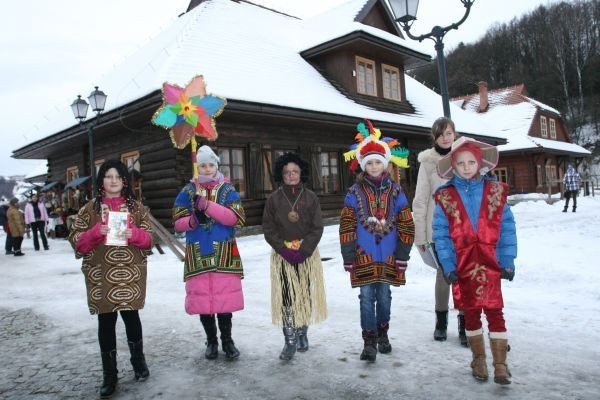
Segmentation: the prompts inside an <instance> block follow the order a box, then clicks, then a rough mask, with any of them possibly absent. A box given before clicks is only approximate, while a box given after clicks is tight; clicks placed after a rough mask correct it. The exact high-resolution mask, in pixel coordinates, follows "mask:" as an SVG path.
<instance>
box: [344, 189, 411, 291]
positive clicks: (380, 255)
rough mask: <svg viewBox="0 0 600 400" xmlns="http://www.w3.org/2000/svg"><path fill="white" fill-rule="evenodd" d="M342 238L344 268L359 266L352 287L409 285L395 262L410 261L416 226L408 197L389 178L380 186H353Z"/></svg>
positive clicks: (349, 195) (346, 202) (346, 209)
mask: <svg viewBox="0 0 600 400" xmlns="http://www.w3.org/2000/svg"><path fill="white" fill-rule="evenodd" d="M339 234H340V244H341V249H342V257H343V259H344V264H354V265H355V268H354V271H353V272H352V273H351V274H350V283H351V285H352V287H357V286H363V285H368V284H370V283H375V282H384V283H389V284H390V285H393V286H399V285H404V284H405V283H406V280H405V277H404V273H398V272H396V268H395V260H396V259H398V260H402V261H407V260H408V259H409V258H410V249H411V247H412V244H413V241H414V236H415V225H414V223H413V219H412V214H411V212H410V208H409V206H408V201H407V199H406V196H405V195H404V193H403V192H402V189H401V188H400V186H399V185H398V184H396V183H395V182H393V181H392V180H391V179H390V178H389V177H386V178H384V179H383V181H382V182H381V185H379V186H375V185H374V184H373V183H372V182H370V181H369V180H367V179H364V180H362V181H360V182H358V183H355V184H354V185H352V187H351V188H350V189H349V191H348V194H347V195H346V198H345V200H344V208H343V209H342V214H341V217H340V233H339Z"/></svg>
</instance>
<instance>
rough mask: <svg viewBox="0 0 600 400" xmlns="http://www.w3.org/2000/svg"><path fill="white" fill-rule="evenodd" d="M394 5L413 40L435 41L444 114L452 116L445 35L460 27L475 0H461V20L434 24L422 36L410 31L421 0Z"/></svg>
mask: <svg viewBox="0 0 600 400" xmlns="http://www.w3.org/2000/svg"><path fill="white" fill-rule="evenodd" d="M389 1H390V5H391V7H392V11H393V13H394V15H395V16H396V21H397V22H399V23H400V25H401V26H402V29H403V30H404V32H406V35H407V36H408V37H409V38H411V39H412V40H418V41H419V42H422V41H423V40H425V39H431V40H433V42H434V43H435V50H436V52H437V63H438V76H439V80H440V92H441V94H442V105H443V106H444V116H446V117H448V118H450V98H449V96H448V81H447V79H446V61H445V59H444V42H443V39H444V35H446V33H447V32H448V31H450V30H452V29H458V27H459V25H461V24H462V23H463V22H465V20H466V19H467V17H468V16H469V12H470V11H471V6H472V5H473V3H474V2H475V0H460V2H461V3H462V4H463V6H464V7H465V9H466V10H465V15H463V17H462V18H461V20H460V21H458V22H455V23H454V24H451V25H448V26H446V27H443V28H442V27H441V26H437V25H436V26H434V27H433V29H432V30H431V32H429V33H426V34H424V35H420V36H414V35H413V34H411V33H410V28H411V26H412V23H413V21H415V20H416V19H417V8H418V7H419V0H389Z"/></svg>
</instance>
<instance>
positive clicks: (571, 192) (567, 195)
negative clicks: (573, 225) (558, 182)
mask: <svg viewBox="0 0 600 400" xmlns="http://www.w3.org/2000/svg"><path fill="white" fill-rule="evenodd" d="M571 198H572V199H573V209H576V208H577V190H568V191H566V192H565V210H566V209H567V208H569V199H571Z"/></svg>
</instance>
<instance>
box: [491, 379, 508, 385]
mask: <svg viewBox="0 0 600 400" xmlns="http://www.w3.org/2000/svg"><path fill="white" fill-rule="evenodd" d="M494 383H497V384H498V385H510V383H511V382H510V381H509V380H508V378H494Z"/></svg>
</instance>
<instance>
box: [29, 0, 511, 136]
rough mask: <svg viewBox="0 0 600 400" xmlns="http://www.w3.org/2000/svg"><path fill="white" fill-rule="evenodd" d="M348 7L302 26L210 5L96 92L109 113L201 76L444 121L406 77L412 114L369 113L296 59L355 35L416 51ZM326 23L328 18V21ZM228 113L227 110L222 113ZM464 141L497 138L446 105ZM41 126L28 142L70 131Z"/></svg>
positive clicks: (248, 89) (267, 13)
mask: <svg viewBox="0 0 600 400" xmlns="http://www.w3.org/2000/svg"><path fill="white" fill-rule="evenodd" d="M367 1H368V0H352V1H349V2H348V3H346V4H344V5H343V6H340V7H338V8H336V10H337V12H336V11H335V10H332V11H329V12H326V13H325V14H324V15H321V16H315V17H313V18H309V19H307V20H301V19H299V18H296V17H292V16H289V15H287V14H282V13H279V12H276V11H273V10H270V9H266V8H264V7H260V6H257V5H254V4H252V3H248V2H244V1H239V2H237V1H231V0H208V1H204V2H202V3H201V4H200V5H198V6H197V7H196V8H194V9H192V10H190V11H189V12H188V13H186V14H184V15H182V16H181V17H180V18H178V20H176V21H175V22H174V23H173V24H172V25H171V26H169V27H167V28H166V29H165V30H164V31H162V32H161V33H160V34H159V35H158V36H157V37H156V38H154V39H153V40H152V41H151V42H149V43H148V44H147V45H146V46H144V47H142V48H140V49H139V50H138V51H137V52H136V53H135V54H133V55H132V56H131V57H130V58H128V59H127V60H126V61H125V62H124V63H122V64H121V65H119V66H117V67H115V68H114V69H113V70H112V71H111V72H109V73H108V74H106V75H105V76H104V77H103V78H101V79H100V80H94V81H93V82H95V84H94V85H92V86H95V85H98V86H100V88H102V90H103V91H104V92H105V93H106V94H107V95H108V100H107V104H106V110H105V112H107V111H110V110H113V109H116V108H118V107H121V106H123V105H126V104H128V103H130V102H133V101H135V100H137V99H140V98H142V97H144V96H146V95H149V94H151V93H153V92H155V91H156V90H158V89H160V88H161V86H162V83H163V82H165V81H166V82H170V83H175V84H179V85H181V86H183V85H186V84H187V83H188V82H189V80H190V79H192V78H193V77H194V76H195V75H198V74H202V75H204V77H205V79H206V82H207V85H208V91H209V93H213V94H216V95H218V96H222V97H225V98H227V99H228V100H230V101H232V100H239V101H247V102H256V103H262V104H271V105H278V106H283V107H291V108H296V109H303V110H312V111H317V112H324V113H331V114H337V115H345V116H351V117H356V118H358V119H362V118H366V117H368V118H370V119H373V120H379V121H385V122H390V123H397V124H406V125H412V126H418V127H424V128H429V127H431V125H432V123H433V121H434V120H435V119H436V118H438V117H439V116H441V115H443V110H442V101H441V97H440V96H439V95H438V94H436V93H435V92H433V91H431V90H429V89H428V88H426V87H425V86H424V85H421V84H420V83H418V82H416V81H415V80H414V79H412V78H411V77H409V76H405V78H406V94H407V98H408V101H409V102H410V103H411V104H412V105H413V107H414V109H415V113H414V114H396V113H389V112H382V111H377V110H374V109H372V108H370V107H367V106H363V105H360V104H357V103H355V102H354V101H352V100H351V99H349V98H347V97H346V96H344V95H343V94H342V93H340V92H339V91H338V90H337V89H336V88H335V87H334V86H332V85H331V84H330V83H329V82H328V81H327V80H326V79H325V78H324V77H323V76H322V75H321V74H320V73H319V72H318V71H317V70H316V69H314V68H313V67H312V66H311V65H310V64H309V63H308V62H306V60H304V59H303V58H302V57H301V56H300V52H301V51H302V50H304V49H307V48H310V47H311V46H313V45H315V44H316V43H317V42H318V41H323V40H327V38H328V37H335V36H336V35H343V34H345V33H347V32H350V31H353V30H357V29H360V30H362V31H364V32H368V33H371V34H373V35H377V36H378V37H379V38H382V39H385V40H388V41H390V42H393V43H394V44H396V45H401V46H404V47H406V48H409V49H411V50H414V51H419V50H417V49H419V44H417V43H415V42H413V41H407V40H404V39H402V38H400V37H396V36H394V35H391V34H389V33H387V32H384V31H382V30H379V29H376V28H373V27H371V26H367V25H363V24H360V23H358V22H354V18H355V17H356V15H357V13H358V12H360V11H361V9H362V7H360V6H361V4H363V5H364V4H367ZM327 15H329V17H327ZM226 112H227V108H225V113H226ZM451 112H452V118H453V120H454V121H455V123H456V126H457V128H458V130H459V131H460V132H461V133H469V134H474V135H481V136H488V137H498V136H499V135H498V134H497V133H498V132H497V131H496V130H495V128H493V127H488V126H485V124H481V122H480V121H478V119H477V118H473V117H472V115H471V114H470V113H467V112H465V111H463V110H461V109H460V108H459V107H455V106H454V105H451ZM51 113H52V115H47V116H46V118H45V120H44V121H43V124H38V125H37V127H38V131H37V133H35V132H34V133H33V134H32V135H31V136H36V137H35V138H31V137H30V139H31V141H36V140H39V139H42V138H44V137H46V136H49V135H52V134H54V133H57V132H60V131H63V130H65V129H68V128H70V127H72V126H74V125H75V124H74V120H73V116H72V115H71V113H70V112H69V111H67V110H65V109H64V107H63V108H60V110H59V108H58V107H57V108H56V110H54V111H52V112H51Z"/></svg>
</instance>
